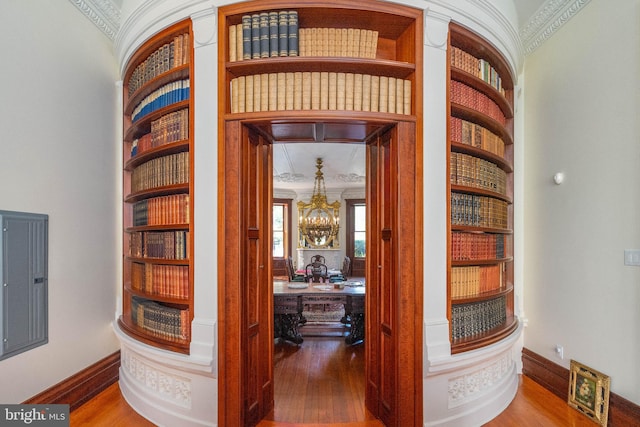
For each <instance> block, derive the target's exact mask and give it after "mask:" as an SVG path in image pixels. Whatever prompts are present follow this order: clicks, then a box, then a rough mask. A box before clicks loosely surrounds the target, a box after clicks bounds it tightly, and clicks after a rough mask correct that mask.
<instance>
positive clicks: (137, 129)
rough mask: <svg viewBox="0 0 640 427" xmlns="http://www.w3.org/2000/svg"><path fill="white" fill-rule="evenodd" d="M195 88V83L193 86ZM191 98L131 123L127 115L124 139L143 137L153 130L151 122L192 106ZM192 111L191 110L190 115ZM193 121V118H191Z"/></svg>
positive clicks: (131, 139) (128, 140)
mask: <svg viewBox="0 0 640 427" xmlns="http://www.w3.org/2000/svg"><path fill="white" fill-rule="evenodd" d="M191 90H193V85H192V87H191ZM190 103H191V100H186V101H180V102H176V103H174V104H171V105H168V106H166V107H164V108H160V109H158V110H156V111H154V112H152V113H149V114H147V115H146V116H144V117H142V118H140V119H138V120H137V121H136V122H135V123H131V121H130V116H125V117H126V121H127V123H125V128H127V130H126V132H125V134H124V140H125V141H126V142H131V141H133V140H134V139H136V138H139V137H141V136H142V135H144V134H147V133H149V132H151V122H152V121H154V120H157V119H159V118H160V117H162V116H165V115H167V114H169V113H173V112H174V111H178V110H182V109H184V108H188V107H189V106H190ZM191 115H192V113H191V111H189V116H191ZM189 122H191V119H189Z"/></svg>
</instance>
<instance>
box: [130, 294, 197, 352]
mask: <svg viewBox="0 0 640 427" xmlns="http://www.w3.org/2000/svg"><path fill="white" fill-rule="evenodd" d="M154 299H156V298H155V297H154ZM118 325H119V326H120V329H122V331H124V332H125V333H126V334H127V335H129V336H130V337H131V338H133V339H135V340H136V341H140V342H142V343H144V344H147V345H150V346H153V347H161V348H163V349H164V350H169V351H174V352H176V353H183V354H189V343H188V342H176V341H168V340H163V339H162V338H158V337H153V336H150V335H149V334H148V333H147V332H146V331H144V330H143V329H141V328H138V327H137V326H135V325H131V324H129V323H127V322H125V321H123V319H122V318H120V319H118Z"/></svg>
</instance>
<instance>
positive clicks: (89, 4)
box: [69, 0, 120, 40]
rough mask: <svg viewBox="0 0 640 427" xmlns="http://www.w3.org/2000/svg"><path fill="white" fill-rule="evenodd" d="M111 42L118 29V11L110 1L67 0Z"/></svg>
mask: <svg viewBox="0 0 640 427" xmlns="http://www.w3.org/2000/svg"><path fill="white" fill-rule="evenodd" d="M69 1H70V2H71V4H72V5H74V6H75V7H76V8H77V9H78V10H79V11H80V12H82V14H83V15H84V16H86V17H87V18H88V19H89V20H90V21H91V22H93V24H94V25H95V26H96V27H98V29H100V31H102V32H103V33H104V34H105V35H106V36H107V37H109V38H110V39H111V40H115V37H116V34H117V33H118V30H119V28H120V9H119V8H118V7H117V6H116V5H115V4H113V2H112V1H111V0H69Z"/></svg>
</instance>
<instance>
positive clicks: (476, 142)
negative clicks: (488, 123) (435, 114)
mask: <svg viewBox="0 0 640 427" xmlns="http://www.w3.org/2000/svg"><path fill="white" fill-rule="evenodd" d="M451 140H452V141H455V142H459V143H461V144H465V145H470V146H472V147H476V148H481V149H483V150H485V151H488V152H490V153H493V154H496V155H498V156H500V157H504V141H503V140H502V139H501V138H500V137H499V136H498V135H496V134H494V133H493V132H491V131H490V130H489V129H486V128H483V127H482V126H480V125H477V124H475V123H472V122H469V121H466V120H462V119H460V118H458V117H451Z"/></svg>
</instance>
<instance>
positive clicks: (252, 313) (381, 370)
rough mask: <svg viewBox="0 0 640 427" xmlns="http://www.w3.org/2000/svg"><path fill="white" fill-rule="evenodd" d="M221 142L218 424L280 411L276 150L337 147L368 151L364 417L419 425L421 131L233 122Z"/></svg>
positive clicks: (344, 123) (339, 123) (409, 125)
mask: <svg viewBox="0 0 640 427" xmlns="http://www.w3.org/2000/svg"><path fill="white" fill-rule="evenodd" d="M223 135H224V139H223V140H224V143H223V144H221V154H220V160H221V162H220V165H219V166H220V171H221V173H220V197H219V205H220V219H221V220H220V230H219V242H220V243H219V245H220V247H219V260H218V265H219V266H220V273H219V295H218V297H219V298H218V299H219V323H220V325H219V331H220V333H219V339H218V343H219V363H218V367H219V384H220V387H219V405H218V406H219V423H220V424H221V425H225V426H245V425H256V424H257V423H258V422H259V421H260V419H262V417H264V415H265V414H266V413H268V412H269V411H270V410H271V409H272V408H273V352H272V351H271V349H272V348H273V347H272V346H273V326H272V323H273V322H272V319H273V304H272V303H270V304H264V301H272V291H273V281H272V272H271V266H270V265H271V262H270V260H271V246H270V244H271V239H270V233H271V223H270V221H271V217H270V214H267V215H265V214H264V213H265V212H270V207H271V191H272V185H273V184H272V176H271V170H272V161H273V160H272V151H271V149H272V145H271V144H272V143H274V142H286V141H285V140H286V139H287V138H292V139H295V140H297V141H301V140H304V138H305V137H307V138H310V139H311V140H315V141H316V142H324V141H327V140H329V139H331V138H332V137H334V138H339V139H340V140H342V141H343V142H359V143H365V144H367V150H366V153H367V154H366V156H367V173H366V175H367V197H366V199H367V203H368V204H369V206H370V209H368V213H367V227H368V232H369V234H368V235H367V237H368V239H367V240H368V244H367V254H368V257H367V267H366V277H367V282H368V283H367V293H366V303H365V317H366V319H367V320H366V332H365V342H364V345H365V360H366V367H365V377H366V378H365V382H366V387H365V406H366V408H367V409H368V410H369V411H370V412H371V413H372V414H374V415H375V416H376V417H378V418H379V419H381V420H382V421H383V422H384V424H385V425H387V426H399V425H402V426H410V425H415V426H418V425H421V424H422V392H421V385H422V361H421V352H422V345H421V343H422V324H421V322H422V317H423V316H422V257H421V254H422V241H421V235H422V226H421V221H422V215H421V211H422V195H421V168H420V164H421V162H420V160H419V159H420V153H421V150H420V149H419V146H418V145H417V144H416V141H417V140H418V139H417V138H416V126H415V123H413V122H411V121H407V122H400V121H398V122H396V121H388V122H387V121H354V120H344V119H341V118H332V119H330V120H323V121H308V120H305V119H304V118H299V119H287V120H286V121H285V120H271V121H261V122H250V121H244V122H243V121H240V120H233V121H226V122H225V123H224V132H223ZM318 135H322V138H323V140H322V141H317V137H318ZM369 236H370V237H369ZM400 391H402V393H400ZM406 396H412V398H410V399H407V398H406Z"/></svg>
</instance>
